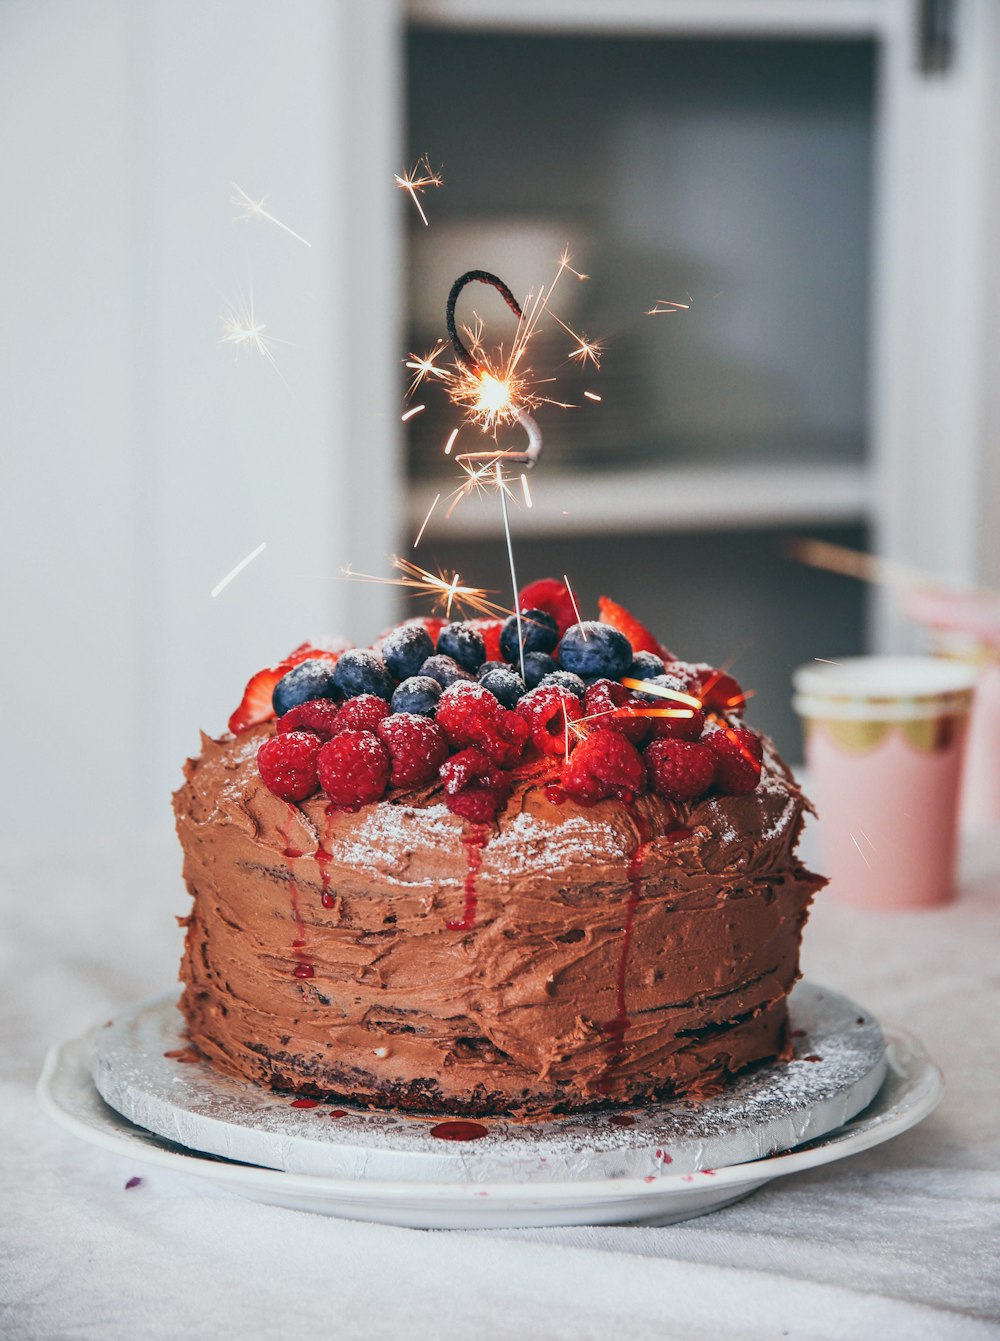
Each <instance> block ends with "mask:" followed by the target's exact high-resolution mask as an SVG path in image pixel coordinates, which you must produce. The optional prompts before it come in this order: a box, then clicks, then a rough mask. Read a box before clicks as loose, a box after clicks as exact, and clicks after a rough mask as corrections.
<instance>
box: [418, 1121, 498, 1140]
mask: <svg viewBox="0 0 1000 1341" xmlns="http://www.w3.org/2000/svg"><path fill="white" fill-rule="evenodd" d="M489 1134H490V1129H489V1127H484V1126H483V1124H482V1123H481V1122H459V1121H455V1122H439V1123H438V1124H437V1126H436V1127H432V1128H431V1135H432V1136H436V1137H437V1139H438V1140H439V1141H478V1140H480V1138H481V1137H483V1136H489Z"/></svg>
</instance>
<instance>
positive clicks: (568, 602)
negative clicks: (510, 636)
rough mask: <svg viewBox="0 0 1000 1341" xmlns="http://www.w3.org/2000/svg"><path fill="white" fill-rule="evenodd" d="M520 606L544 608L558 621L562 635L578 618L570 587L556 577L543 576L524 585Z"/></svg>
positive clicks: (519, 598)
mask: <svg viewBox="0 0 1000 1341" xmlns="http://www.w3.org/2000/svg"><path fill="white" fill-rule="evenodd" d="M518 608H519V609H521V610H544V611H545V613H546V614H548V615H551V616H552V618H553V619H554V620H555V621H556V627H557V629H558V630H559V636H560V637H562V635H563V634H564V633H565V632H566V630H567V629H568V628H569V626H570V625H571V624H575V623H576V620H577V614H576V609H575V608H574V606H573V597H572V596H571V595H570V591H569V587H567V586H566V584H565V583H564V582H557V581H556V579H555V578H554V577H543V578H540V579H539V580H538V581H537V582H529V584H528V585H527V586H526V587H522V588H521V591H520V593H519V594H518Z"/></svg>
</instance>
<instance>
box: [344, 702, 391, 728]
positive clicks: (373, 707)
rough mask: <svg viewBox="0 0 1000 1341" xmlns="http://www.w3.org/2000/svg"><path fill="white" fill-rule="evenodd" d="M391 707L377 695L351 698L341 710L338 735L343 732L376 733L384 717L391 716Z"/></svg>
mask: <svg viewBox="0 0 1000 1341" xmlns="http://www.w3.org/2000/svg"><path fill="white" fill-rule="evenodd" d="M389 711H390V709H389V705H388V703H386V701H385V699H384V698H377V697H376V695H375V694H359V695H358V696H357V698H350V699H348V700H347V702H346V703H345V704H344V706H343V707H342V708H341V710H340V717H339V718H338V720H337V730H336V734H337V735H339V734H340V732H341V731H374V730H375V728H376V727H377V726H378V724H379V722H381V720H382V718H383V717H388V716H389Z"/></svg>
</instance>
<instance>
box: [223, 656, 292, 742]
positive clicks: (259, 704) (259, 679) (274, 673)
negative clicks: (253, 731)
mask: <svg viewBox="0 0 1000 1341" xmlns="http://www.w3.org/2000/svg"><path fill="white" fill-rule="evenodd" d="M286 669H287V667H282V666H269V667H268V668H267V669H266V670H261V671H258V672H257V674H256V675H254V676H253V677H252V678H251V679H250V681H249V683H248V684H247V687H246V689H244V691H243V698H242V701H241V702H240V706H239V707H238V708H237V709H236V711H235V712H234V713H233V715H232V716H231V717H230V719H229V729H230V731H231V732H232V733H233V735H234V736H238V735H239V733H240V732H241V731H245V730H246V728H247V727H248V726H256V725H257V724H258V722H266V721H268V719H269V718H271V717H273V716H274V704H273V702H272V699H273V696H274V686H275V685H276V684H277V683H278V681H279V680H280V679H281V677H282V676H283V675H284V673H285V670H286Z"/></svg>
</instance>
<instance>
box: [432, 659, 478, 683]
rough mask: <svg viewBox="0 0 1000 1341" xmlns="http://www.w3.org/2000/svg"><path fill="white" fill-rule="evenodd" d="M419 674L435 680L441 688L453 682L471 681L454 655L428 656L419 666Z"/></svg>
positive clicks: (470, 677)
mask: <svg viewBox="0 0 1000 1341" xmlns="http://www.w3.org/2000/svg"><path fill="white" fill-rule="evenodd" d="M420 674H421V675H422V676H424V675H429V676H430V678H431V679H432V680H437V682H438V684H439V685H440V686H441V688H442V689H447V688H448V687H449V686H450V685H453V684H459V683H461V682H466V681H467V682H471V681H472V676H471V675H470V674H469V672H468V671H467V670H463V669H462V667H461V666H460V665H459V664H458V662H457V661H456V660H455V659H454V657H446V656H441V655H438V656H433V657H428V658H427V660H426V661H425V662H424V664H423V665H422V666H421V667H420Z"/></svg>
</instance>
